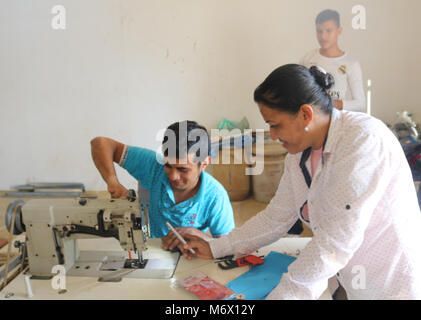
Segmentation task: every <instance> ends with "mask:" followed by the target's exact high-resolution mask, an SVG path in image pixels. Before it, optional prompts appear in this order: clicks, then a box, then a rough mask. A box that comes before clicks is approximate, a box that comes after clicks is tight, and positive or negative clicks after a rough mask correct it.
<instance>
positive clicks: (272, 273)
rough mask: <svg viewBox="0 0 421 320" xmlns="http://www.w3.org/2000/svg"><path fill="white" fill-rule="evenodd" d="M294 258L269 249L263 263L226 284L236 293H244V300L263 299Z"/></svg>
mask: <svg viewBox="0 0 421 320" xmlns="http://www.w3.org/2000/svg"><path fill="white" fill-rule="evenodd" d="M295 259H296V258H295V257H292V256H288V255H285V254H282V253H279V252H275V251H271V252H270V253H269V254H268V255H267V256H266V258H265V260H264V263H263V264H260V265H257V266H255V267H253V268H252V269H250V271H247V272H246V273H243V274H242V275H241V276H239V277H238V278H236V279H234V280H233V281H231V282H230V283H228V284H227V287H228V288H230V289H231V290H233V291H235V292H236V293H242V294H244V295H245V299H246V300H263V299H265V298H266V296H267V295H268V294H269V293H270V292H271V291H272V290H273V289H275V287H276V286H277V285H278V283H279V281H281V278H282V275H283V274H284V273H286V272H288V266H289V265H290V264H291V263H292V262H294V260H295Z"/></svg>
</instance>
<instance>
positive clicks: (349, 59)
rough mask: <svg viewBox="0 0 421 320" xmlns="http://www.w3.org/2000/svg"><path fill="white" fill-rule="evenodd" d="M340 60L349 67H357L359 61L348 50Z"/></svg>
mask: <svg viewBox="0 0 421 320" xmlns="http://www.w3.org/2000/svg"><path fill="white" fill-rule="evenodd" d="M342 61H343V62H344V63H346V64H347V65H348V66H350V67H359V66H360V62H359V61H358V59H357V58H356V57H355V56H353V55H352V54H350V53H348V52H346V53H345V55H344V57H343V59H342Z"/></svg>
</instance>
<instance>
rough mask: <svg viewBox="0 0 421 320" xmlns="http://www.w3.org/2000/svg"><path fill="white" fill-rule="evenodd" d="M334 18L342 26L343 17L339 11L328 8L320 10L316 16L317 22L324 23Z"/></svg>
mask: <svg viewBox="0 0 421 320" xmlns="http://www.w3.org/2000/svg"><path fill="white" fill-rule="evenodd" d="M329 20H333V21H335V23H336V25H337V26H338V28H339V27H340V26H341V18H340V16H339V13H338V11H335V10H330V9H326V10H323V11H322V12H320V13H319V14H318V15H317V17H316V24H322V23H325V22H326V21H329Z"/></svg>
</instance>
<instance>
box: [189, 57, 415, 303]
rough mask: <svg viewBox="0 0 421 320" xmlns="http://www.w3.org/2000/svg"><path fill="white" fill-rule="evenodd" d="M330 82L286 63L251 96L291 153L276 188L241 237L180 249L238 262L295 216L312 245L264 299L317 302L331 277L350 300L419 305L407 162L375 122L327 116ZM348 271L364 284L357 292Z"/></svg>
mask: <svg viewBox="0 0 421 320" xmlns="http://www.w3.org/2000/svg"><path fill="white" fill-rule="evenodd" d="M333 82H334V80H333V77H332V76H331V75H330V74H328V73H326V72H324V71H323V70H322V69H320V68H318V67H312V68H310V69H307V68H306V67H304V66H301V65H295V64H290V65H285V66H282V67H279V68H278V69H276V70H275V71H273V72H272V73H271V74H270V75H269V76H268V77H267V78H266V80H265V81H264V82H263V83H262V84H261V85H260V86H259V87H258V88H257V89H256V91H255V93H254V99H255V101H256V103H257V104H258V106H259V109H260V112H261V114H262V116H263V118H264V120H265V121H266V122H267V123H268V124H269V125H270V132H271V137H272V139H278V140H280V141H281V142H282V143H283V145H284V147H285V148H286V149H288V151H289V154H288V156H287V158H286V161H285V171H284V175H283V177H282V179H281V182H280V184H279V188H278V190H277V192H276V194H275V196H274V198H273V199H272V201H271V202H270V204H269V205H268V206H267V208H266V209H265V210H263V211H262V212H260V213H259V214H257V215H256V216H255V217H253V218H251V219H250V220H248V221H247V222H246V223H245V224H244V225H243V226H242V227H241V228H237V229H234V230H233V231H232V232H231V233H229V234H227V235H225V236H223V237H221V238H219V239H214V240H211V241H209V242H207V241H204V240H202V239H200V238H197V237H188V245H187V246H185V249H188V248H194V249H195V250H196V256H197V257H199V258H207V259H211V258H218V257H222V256H227V255H231V254H235V255H236V256H237V257H238V256H242V255H246V254H249V253H251V252H253V251H255V250H256V249H258V248H260V247H262V246H265V245H268V244H270V243H272V242H274V241H277V240H278V239H279V238H280V237H282V236H283V235H284V234H285V233H286V232H287V231H288V230H289V229H290V228H291V226H292V225H293V224H294V223H295V222H296V220H297V217H299V218H300V219H301V220H302V221H303V222H304V223H306V224H307V225H308V226H309V227H310V228H311V230H312V232H313V238H312V240H311V241H310V242H309V244H308V245H307V246H306V248H305V249H304V250H303V251H302V252H301V253H300V255H299V257H298V258H297V259H296V260H295V261H294V262H293V263H292V264H291V265H290V266H289V269H288V273H286V274H284V275H283V276H282V279H281V281H280V282H279V284H278V285H277V286H276V287H275V289H274V290H273V291H272V292H271V293H270V294H269V295H268V297H267V298H268V299H317V298H319V297H320V295H321V294H322V293H323V292H324V290H325V289H326V288H327V286H328V279H330V278H332V277H334V276H336V277H337V279H338V281H339V283H340V285H341V286H342V287H343V288H344V290H345V292H346V295H347V297H348V299H421V253H420V250H419V244H418V243H419V238H418V233H419V231H418V229H419V226H420V225H421V214H420V208H419V206H418V201H417V195H416V191H415V187H414V183H413V182H412V175H411V172H410V169H409V166H408V163H407V160H406V158H405V155H404V153H403V151H402V148H401V146H400V144H399V142H398V140H397V139H396V138H395V136H394V135H393V133H392V132H391V131H390V130H389V129H388V128H387V127H386V126H385V125H384V124H383V123H382V122H381V121H379V120H377V119H375V118H373V117H370V116H368V115H366V114H363V113H356V112H351V111H343V112H340V111H338V110H337V109H335V108H334V107H333V103H332V98H331V97H330V96H329V94H328V93H327V90H328V89H329V88H330V87H331V86H332V85H333ZM183 254H184V255H185V256H186V257H187V258H188V259H191V258H192V255H191V254H190V253H189V252H188V251H186V250H184V252H183ZM355 270H360V271H361V270H362V271H364V273H365V279H366V281H365V285H363V286H361V285H358V286H357V287H355V285H354V282H355V281H353V278H354V277H355V276H356V274H355ZM353 271H354V272H353Z"/></svg>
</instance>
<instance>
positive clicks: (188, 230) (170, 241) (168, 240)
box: [161, 227, 211, 252]
mask: <svg viewBox="0 0 421 320" xmlns="http://www.w3.org/2000/svg"><path fill="white" fill-rule="evenodd" d="M174 229H175V230H176V231H177V232H178V233H179V234H180V236H182V237H183V238H184V239H186V237H187V235H191V236H195V237H198V238H201V239H206V238H211V237H210V236H208V235H207V234H205V233H203V232H202V231H200V230H199V229H196V228H192V227H183V228H174ZM161 241H162V249H164V250H170V251H172V250H174V249H175V248H176V247H178V248H179V249H180V250H181V252H183V244H182V243H181V242H180V240H178V238H177V237H176V236H175V234H174V232H171V231H170V232H168V234H167V235H166V236H165V237H162V238H161Z"/></svg>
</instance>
